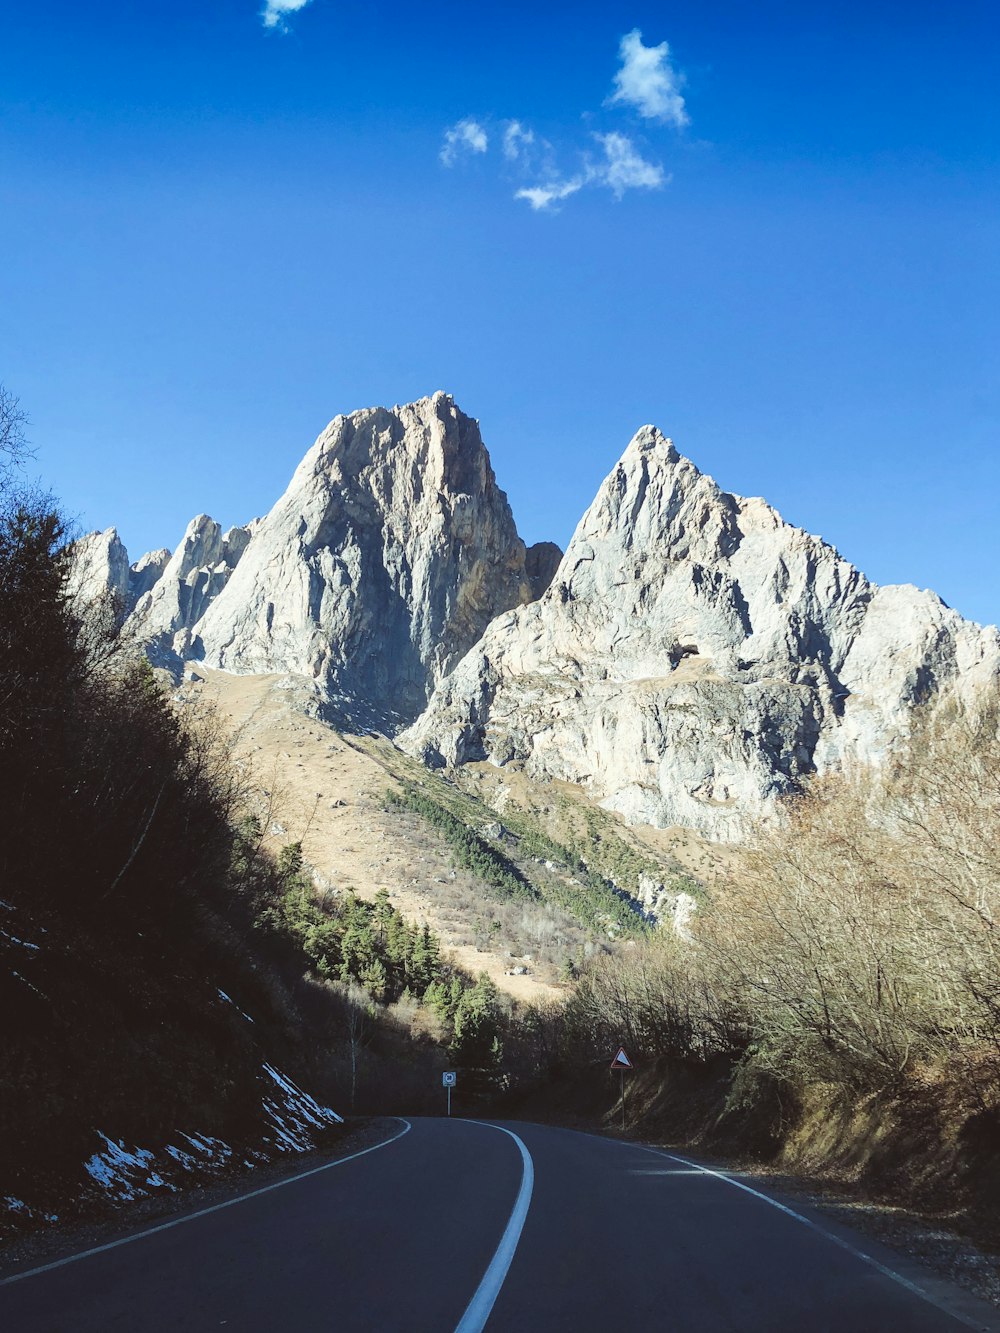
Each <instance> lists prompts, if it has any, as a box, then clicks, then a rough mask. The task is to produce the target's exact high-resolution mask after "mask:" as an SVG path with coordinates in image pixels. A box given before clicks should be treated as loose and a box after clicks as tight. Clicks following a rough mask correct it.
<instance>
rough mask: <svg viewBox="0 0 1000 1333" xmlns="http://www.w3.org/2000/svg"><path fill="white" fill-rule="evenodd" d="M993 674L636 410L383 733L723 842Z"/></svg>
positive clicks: (908, 593) (941, 621) (961, 633)
mask: <svg viewBox="0 0 1000 1333" xmlns="http://www.w3.org/2000/svg"><path fill="white" fill-rule="evenodd" d="M998 674H1000V637H998V635H997V632H996V630H994V629H987V630H982V629H980V628H979V627H978V626H976V625H972V624H971V623H969V622H968V621H964V620H963V619H962V618H961V617H960V616H958V615H957V614H956V613H955V612H953V611H950V610H948V608H946V607H945V606H944V604H943V603H942V602H941V601H940V599H938V598H936V597H934V595H933V594H927V593H921V592H920V591H919V590H917V589H913V588H906V587H890V588H878V587H877V586H876V585H874V584H872V583H871V582H870V581H869V580H868V579H867V578H866V577H865V576H864V574H862V573H861V572H860V571H859V570H857V569H856V568H855V567H854V566H853V565H851V564H850V563H849V562H848V561H847V560H845V559H844V558H843V557H842V556H841V555H840V554H839V553H838V552H837V551H836V550H835V549H834V548H833V547H831V546H829V545H828V544H827V543H826V542H824V541H823V540H822V539H821V538H819V537H816V536H813V535H811V534H810V533H807V532H805V531H803V530H802V529H800V528H796V527H793V526H792V525H791V524H788V523H786V522H784V520H783V519H782V518H781V516H780V515H779V514H778V513H777V511H775V510H774V509H773V508H772V507H771V506H770V505H768V504H767V503H766V502H765V501H763V500H761V499H759V498H751V499H743V498H741V497H739V496H735V495H731V494H729V493H728V492H726V491H724V490H722V489H721V487H719V486H718V485H717V483H716V482H715V481H714V480H713V479H712V478H711V477H709V476H707V475H706V474H704V473H702V472H700V471H699V469H698V468H697V467H696V466H695V465H694V464H693V463H692V462H691V461H690V460H689V459H687V458H685V457H683V455H681V454H679V453H678V452H677V450H676V449H675V448H674V446H673V445H672V443H671V442H670V441H669V440H668V439H667V438H666V437H665V436H664V435H662V434H661V432H660V431H658V430H657V429H656V428H655V427H652V426H646V427H643V428H642V430H640V431H639V432H637V434H636V435H635V436H634V437H633V439H632V441H631V443H630V444H629V446H628V447H627V448H626V450H625V452H624V454H623V455H622V456H621V458H620V459H619V461H618V462H617V463H616V464H615V466H614V468H613V469H612V470H611V472H610V473H609V475H608V477H607V478H606V479H605V481H604V483H603V484H602V486H601V487H600V489H599V491H598V494H597V496H596V498H595V500H594V502H593V504H592V505H591V506H590V508H589V509H588V510H587V512H586V513H585V514H584V516H583V518H582V519H581V521H580V523H579V525H578V527H577V529H576V532H575V533H574V535H573V538H572V540H571V541H570V543H569V546H568V547H567V550H566V554H565V556H564V557H563V560H562V562H561V564H560V566H559V569H558V570H557V572H556V574H555V577H554V578H553V580H552V583H551V585H550V586H549V589H548V591H547V592H546V594H545V595H544V597H542V598H541V599H540V600H539V601H537V602H535V603H534V604H532V605H529V606H526V607H523V608H521V609H519V610H516V611H512V612H511V613H510V614H508V615H505V616H503V617H501V618H500V619H499V620H497V621H496V622H495V623H494V624H493V625H491V626H490V628H489V629H488V630H487V632H486V634H485V635H484V636H483V638H482V640H481V642H480V643H479V644H477V645H476V647H475V648H474V650H473V651H472V652H471V653H469V654H468V655H467V657H466V658H465V659H464V660H463V661H462V662H461V663H459V665H458V666H457V667H456V668H455V670H454V671H453V672H452V673H451V675H450V676H449V677H448V678H447V679H446V680H444V681H443V682H442V684H441V685H440V686H439V688H438V690H437V691H436V693H435V695H434V697H433V698H432V700H431V702H430V704H429V706H428V709H427V711H426V713H425V714H424V716H423V717H422V718H421V719H420V720H419V721H418V722H417V724H416V725H415V726H414V727H413V728H411V729H410V730H409V731H407V732H406V733H404V734H403V736H402V737H400V743H401V744H402V745H403V746H404V747H405V748H407V749H408V750H409V751H410V752H411V753H413V754H416V755H419V756H420V757H422V758H423V759H424V760H425V761H426V762H429V763H432V764H440V763H447V764H461V763H464V762H467V761H469V760H481V759H489V760H491V761H492V762H494V763H497V764H505V763H509V762H511V761H517V762H519V763H521V764H523V765H524V766H525V768H526V769H527V771H528V772H529V774H530V775H532V776H534V777H537V778H540V779H542V780H546V779H552V778H555V779H560V780H565V781H569V782H573V783H578V784H580V785H582V786H584V787H585V788H587V789H588V790H589V791H590V792H591V793H592V794H593V795H594V796H595V797H596V798H597V799H598V800H600V801H601V802H602V803H603V804H605V805H607V806H609V807H610V808H612V809H615V810H618V811H620V812H621V813H623V814H625V815H626V816H627V817H628V818H630V819H632V820H634V821H636V822H643V823H652V824H657V825H660V826H668V825H671V824H683V825H687V826H689V827H695V828H698V829H701V830H702V831H704V832H706V833H708V834H710V835H711V836H714V837H722V838H732V837H739V836H741V835H742V834H743V833H744V832H745V830H746V828H747V826H748V822H749V820H750V819H752V818H753V817H754V816H755V815H757V814H759V813H760V812H761V811H762V810H766V809H767V808H768V807H769V806H770V804H771V802H772V801H773V799H774V798H775V797H776V796H777V795H780V794H781V793H782V792H785V791H788V790H790V789H793V788H794V787H795V785H796V783H797V782H799V781H800V780H801V779H802V778H803V777H805V776H807V775H808V774H810V773H812V772H815V771H817V770H822V769H823V768H827V767H830V766H832V765H835V764H839V763H841V762H843V761H844V760H845V759H861V760H871V759H874V758H878V757H879V756H880V755H881V754H882V753H884V752H885V750H886V748H887V746H889V745H890V744H891V743H892V740H893V738H894V737H898V736H899V735H900V734H901V733H902V732H903V731H905V727H906V723H907V719H908V717H909V715H910V713H911V711H912V709H913V707H914V706H915V705H916V704H918V703H920V702H922V701H924V700H925V699H927V698H929V697H933V696H934V695H935V694H937V693H939V692H941V691H944V690H951V691H958V692H959V693H960V694H961V693H964V694H965V696H966V697H971V696H972V695H974V694H975V693H976V692H977V691H979V690H981V689H983V688H985V687H991V686H995V684H996V682H997V679H998Z"/></svg>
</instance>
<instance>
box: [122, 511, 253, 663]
mask: <svg viewBox="0 0 1000 1333" xmlns="http://www.w3.org/2000/svg"><path fill="white" fill-rule="evenodd" d="M258 526H259V520H254V522H253V523H250V524H248V525H247V526H246V527H242V528H230V529H229V530H228V532H223V531H222V528H221V527H220V526H219V524H218V523H216V522H215V520H214V519H212V518H209V517H208V515H207V514H199V515H198V517H197V518H193V519H192V520H191V522H190V523H189V524H188V526H187V531H186V532H185V533H184V537H183V538H182V540H181V544H180V546H178V548H177V550H176V551H174V553H173V555H170V553H169V552H168V551H154V552H152V554H150V555H147V556H143V558H142V560H140V561H139V563H138V564H137V565H136V566H135V567H134V571H133V590H134V591H137V590H138V588H139V587H140V586H145V591H143V592H142V594H141V595H140V596H138V597H137V598H136V600H135V602H134V604H133V610H132V614H131V616H130V617H129V621H128V626H127V628H128V630H129V631H130V632H131V633H132V634H133V635H135V636H136V637H137V638H138V639H139V640H140V641H141V642H142V643H143V644H144V645H145V646H146V651H147V652H148V654H149V656H150V658H151V660H152V661H153V662H155V663H156V664H157V665H159V666H167V667H176V666H177V665H178V664H179V663H180V662H182V661H184V660H185V659H186V658H188V657H190V656H192V639H193V631H194V629H195V626H196V625H197V624H198V623H199V621H200V620H201V618H202V617H203V616H204V614H205V612H206V611H207V610H208V608H209V606H210V605H211V603H212V601H213V599H214V598H215V597H217V596H218V595H219V593H220V592H221V591H222V590H223V588H224V587H225V586H226V584H227V583H228V582H229V577H230V575H231V574H232V572H233V570H234V569H235V568H236V565H237V563H238V562H239V559H240V557H241V556H242V554H243V552H244V551H245V550H246V549H247V546H248V545H249V543H250V538H251V537H252V535H253V533H254V531H255V530H256V528H257V527H258ZM163 556H166V557H167V559H166V560H165V561H164V560H163ZM157 571H158V572H157Z"/></svg>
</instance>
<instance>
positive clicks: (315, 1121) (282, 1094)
mask: <svg viewBox="0 0 1000 1333" xmlns="http://www.w3.org/2000/svg"><path fill="white" fill-rule="evenodd" d="M264 1073H265V1074H267V1076H268V1077H269V1078H270V1079H271V1080H272V1081H273V1082H274V1084H275V1085H276V1093H275V1096H274V1097H273V1098H271V1097H267V1096H265V1097H264V1114H265V1115H266V1116H267V1118H268V1120H270V1122H271V1125H272V1126H273V1131H274V1146H275V1147H276V1148H277V1149H278V1151H279V1152H305V1151H307V1150H308V1149H309V1148H312V1147H313V1146H314V1139H313V1133H312V1131H313V1130H316V1129H329V1128H330V1126H331V1125H342V1124H343V1123H344V1121H343V1117H342V1116H339V1115H337V1113H336V1111H332V1110H331V1109H330V1107H329V1106H320V1104H319V1102H317V1101H316V1099H315V1098H314V1097H310V1096H309V1094H308V1092H303V1091H302V1089H301V1088H300V1087H298V1086H297V1085H296V1084H295V1083H293V1082H292V1080H291V1079H290V1078H289V1077H288V1075H287V1074H282V1073H281V1072H280V1070H277V1069H275V1068H274V1066H273V1065H269V1064H265V1065H264Z"/></svg>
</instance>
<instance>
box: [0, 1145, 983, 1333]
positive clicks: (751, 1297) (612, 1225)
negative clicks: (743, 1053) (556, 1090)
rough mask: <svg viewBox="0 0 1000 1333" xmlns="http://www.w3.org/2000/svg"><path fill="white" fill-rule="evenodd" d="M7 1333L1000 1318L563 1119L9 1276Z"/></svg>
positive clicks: (199, 1216) (817, 1324) (326, 1173)
mask: <svg viewBox="0 0 1000 1333" xmlns="http://www.w3.org/2000/svg"><path fill="white" fill-rule="evenodd" d="M0 1328H2V1329H4V1330H7V1331H8V1333H41V1331H42V1330H45V1333H113V1331H114V1330H121V1331H122V1333H154V1331H155V1333H167V1331H168V1330H169V1331H170V1333H174V1331H175V1330H199V1331H200V1330H208V1329H213V1330H217V1329H221V1328H225V1329H228V1330H238V1331H239V1333H256V1331H257V1330H261V1331H263V1330H268V1331H271V1330H296V1331H297V1333H298V1331H299V1330H324V1333H362V1331H364V1333H367V1331H368V1330H371V1333H481V1330H483V1329H486V1330H487V1333H503V1331H505V1330H524V1331H526V1333H557V1331H560V1333H561V1331H562V1330H565V1331H566V1333H617V1330H627V1331H628V1333H646V1331H647V1330H649V1331H650V1333H652V1331H653V1330H656V1333H724V1331H725V1333H754V1331H756V1330H759V1331H760V1333H785V1331H787V1333H823V1331H824V1330H830V1331H831V1333H832V1331H833V1330H838V1331H840V1330H843V1333H897V1330H898V1331H899V1333H957V1331H958V1330H960V1329H963V1328H976V1329H998V1330H1000V1318H998V1317H997V1314H996V1312H994V1311H993V1310H992V1308H991V1307H987V1306H985V1305H983V1304H982V1303H980V1302H978V1301H976V1300H975V1299H974V1298H972V1297H970V1296H968V1295H966V1294H964V1293H962V1292H961V1291H959V1290H958V1289H957V1288H955V1287H952V1286H950V1285H949V1284H947V1283H944V1282H942V1281H941V1280H939V1279H937V1278H935V1277H934V1276H933V1275H930V1274H928V1273H927V1272H926V1271H923V1270H919V1269H916V1268H915V1267H914V1266H913V1265H912V1264H911V1263H909V1262H908V1261H907V1260H904V1259H902V1258H900V1256H898V1255H895V1254H893V1253H891V1252H889V1251H885V1250H883V1249H882V1248H881V1247H878V1246H876V1245H875V1243H874V1242H872V1241H870V1240H869V1239H868V1238H866V1237H860V1236H858V1235H856V1234H854V1233H852V1232H850V1231H848V1230H846V1229H844V1228H840V1227H838V1226H836V1225H835V1224H833V1223H831V1222H829V1221H826V1220H825V1219H819V1218H817V1217H816V1216H815V1215H813V1214H811V1213H809V1212H808V1211H807V1210H801V1209H799V1208H798V1207H797V1206H795V1207H793V1206H791V1205H786V1204H784V1203H782V1202H781V1201H780V1200H778V1199H776V1198H775V1197H773V1196H766V1197H765V1196H764V1195H762V1194H759V1193H757V1192H756V1191H754V1190H752V1189H749V1188H748V1187H746V1186H745V1185H744V1184H742V1183H741V1182H740V1181H739V1179H738V1178H737V1177H728V1176H723V1175H719V1174H716V1173H713V1172H711V1171H708V1170H707V1169H705V1168H703V1167H700V1166H698V1165H697V1164H695V1163H693V1162H689V1161H687V1160H686V1159H683V1158H680V1157H676V1156H673V1155H671V1154H668V1153H663V1152H660V1151H658V1150H655V1149H650V1148H643V1147H640V1146H638V1145H636V1144H626V1143H619V1142H615V1141H610V1140H607V1139H602V1138H597V1137H594V1136H592V1135H589V1134H580V1133H576V1132H573V1131H571V1130H564V1129H555V1128H552V1127H549V1126H542V1125H531V1124H520V1123H515V1122H505V1123H504V1124H493V1123H485V1122H474V1121H464V1120H413V1121H412V1122H406V1121H401V1122H400V1133H399V1136H398V1137H397V1138H396V1139H394V1140H393V1141H391V1142H388V1143H386V1144H384V1145H380V1146H378V1147H377V1148H373V1149H368V1150H366V1151H365V1152H364V1153H361V1154H358V1155H356V1156H354V1157H350V1158H345V1159H343V1160H341V1161H338V1162H333V1163H330V1164H328V1165H326V1166H323V1167H320V1168H316V1169H313V1170H310V1171H308V1172H306V1173H304V1174H300V1175H297V1176H292V1177H289V1178H288V1179H287V1180H285V1181H281V1182H279V1183H278V1184H276V1185H272V1186H268V1187H266V1188H264V1189H263V1190H261V1191H257V1192H254V1193H251V1194H248V1195H244V1196H242V1197H241V1198H238V1199H236V1200H232V1201H230V1202H229V1203H226V1204H223V1205H217V1206H215V1207H214V1208H211V1209H208V1210H203V1211H201V1212H194V1213H188V1214H179V1215H178V1216H177V1217H176V1218H174V1219H172V1220H171V1221H170V1222H168V1223H165V1224H161V1225H160V1226H159V1227H156V1228H153V1229H150V1230H146V1231H140V1232H138V1233H136V1234H134V1235H131V1236H126V1237H124V1238H123V1239H122V1240H121V1241H116V1242H113V1243H112V1244H111V1245H109V1246H104V1247H102V1248H101V1249H100V1250H98V1251H92V1252H89V1253H85V1254H83V1255H79V1256H68V1257H67V1258H66V1259H63V1260H59V1261H57V1262H56V1263H54V1264H48V1265H45V1266H44V1267H42V1268H40V1269H36V1270H29V1271H28V1272H27V1273H20V1274H14V1275H13V1276H12V1277H9V1278H7V1279H5V1280H4V1281H3V1282H0Z"/></svg>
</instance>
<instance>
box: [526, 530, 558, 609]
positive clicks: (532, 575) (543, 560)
mask: <svg viewBox="0 0 1000 1333" xmlns="http://www.w3.org/2000/svg"><path fill="white" fill-rule="evenodd" d="M560 560H562V551H560V549H559V547H558V546H557V545H556V544H555V542H535V544H534V546H529V547H528V550H527V552H526V553H525V564H524V572H525V574H526V576H527V579H528V583H529V585H530V587H531V600H532V601H537V600H538V598H539V597H541V595H542V593H543V592H545V591H546V589H547V588H548V586H549V584H550V583H551V582H552V580H553V579H554V578H555V575H556V570H557V569H558V568H559V562H560Z"/></svg>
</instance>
